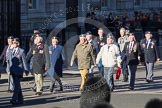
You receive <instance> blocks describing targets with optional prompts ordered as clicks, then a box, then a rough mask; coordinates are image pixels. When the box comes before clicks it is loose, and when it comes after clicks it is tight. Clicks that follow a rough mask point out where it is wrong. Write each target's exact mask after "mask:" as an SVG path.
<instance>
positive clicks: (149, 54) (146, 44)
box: [141, 31, 160, 83]
mask: <svg viewBox="0 0 162 108" xmlns="http://www.w3.org/2000/svg"><path fill="white" fill-rule="evenodd" d="M145 37H146V38H145V39H143V40H142V42H141V47H142V48H143V50H144V59H145V64H146V81H147V82H148V83H150V82H153V68H154V63H155V62H156V61H159V60H160V58H159V50H158V47H157V43H156V41H155V40H154V39H152V33H151V32H150V31H146V32H145Z"/></svg>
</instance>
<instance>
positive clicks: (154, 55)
mask: <svg viewBox="0 0 162 108" xmlns="http://www.w3.org/2000/svg"><path fill="white" fill-rule="evenodd" d="M141 47H142V48H143V52H144V58H145V62H149V63H154V62H156V60H157V59H158V58H159V50H158V47H157V44H156V41H155V40H154V39H151V41H150V44H149V46H148V48H147V40H146V39H143V41H142V42H141Z"/></svg>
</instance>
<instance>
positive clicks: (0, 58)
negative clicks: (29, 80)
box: [0, 45, 8, 66]
mask: <svg viewBox="0 0 162 108" xmlns="http://www.w3.org/2000/svg"><path fill="white" fill-rule="evenodd" d="M7 48H8V45H6V46H5V47H4V49H3V51H2V53H1V55H0V60H2V65H3V66H5V64H6V51H7Z"/></svg>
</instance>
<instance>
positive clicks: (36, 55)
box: [26, 43, 50, 74]
mask: <svg viewBox="0 0 162 108" xmlns="http://www.w3.org/2000/svg"><path fill="white" fill-rule="evenodd" d="M31 57H33V66H32V67H33V68H32V72H33V73H36V74H43V73H44V72H45V67H46V68H48V69H49V67H50V60H49V50H48V46H47V45H43V44H41V43H40V44H39V45H35V44H34V45H33V46H32V47H31V52H29V54H28V55H27V57H26V58H27V61H29V60H30V58H31Z"/></svg>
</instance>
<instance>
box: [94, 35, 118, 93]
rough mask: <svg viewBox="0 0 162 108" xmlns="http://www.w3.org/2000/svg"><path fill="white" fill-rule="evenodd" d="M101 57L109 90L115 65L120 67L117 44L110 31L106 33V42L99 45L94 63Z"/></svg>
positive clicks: (112, 85) (112, 81) (111, 85)
mask: <svg viewBox="0 0 162 108" xmlns="http://www.w3.org/2000/svg"><path fill="white" fill-rule="evenodd" d="M100 59H102V64H103V66H104V78H105V79H106V81H107V84H108V85H109V87H110V89H111V91H113V89H114V79H113V73H114V71H115V70H114V68H115V67H116V65H117V66H118V67H120V63H121V56H120V51H119V48H118V46H117V45H115V44H114V37H113V36H112V34H111V33H109V34H108V35H107V44H106V45H104V46H103V47H101V50H100V52H99V53H98V55H97V59H96V64H98V63H99V61H100Z"/></svg>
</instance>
